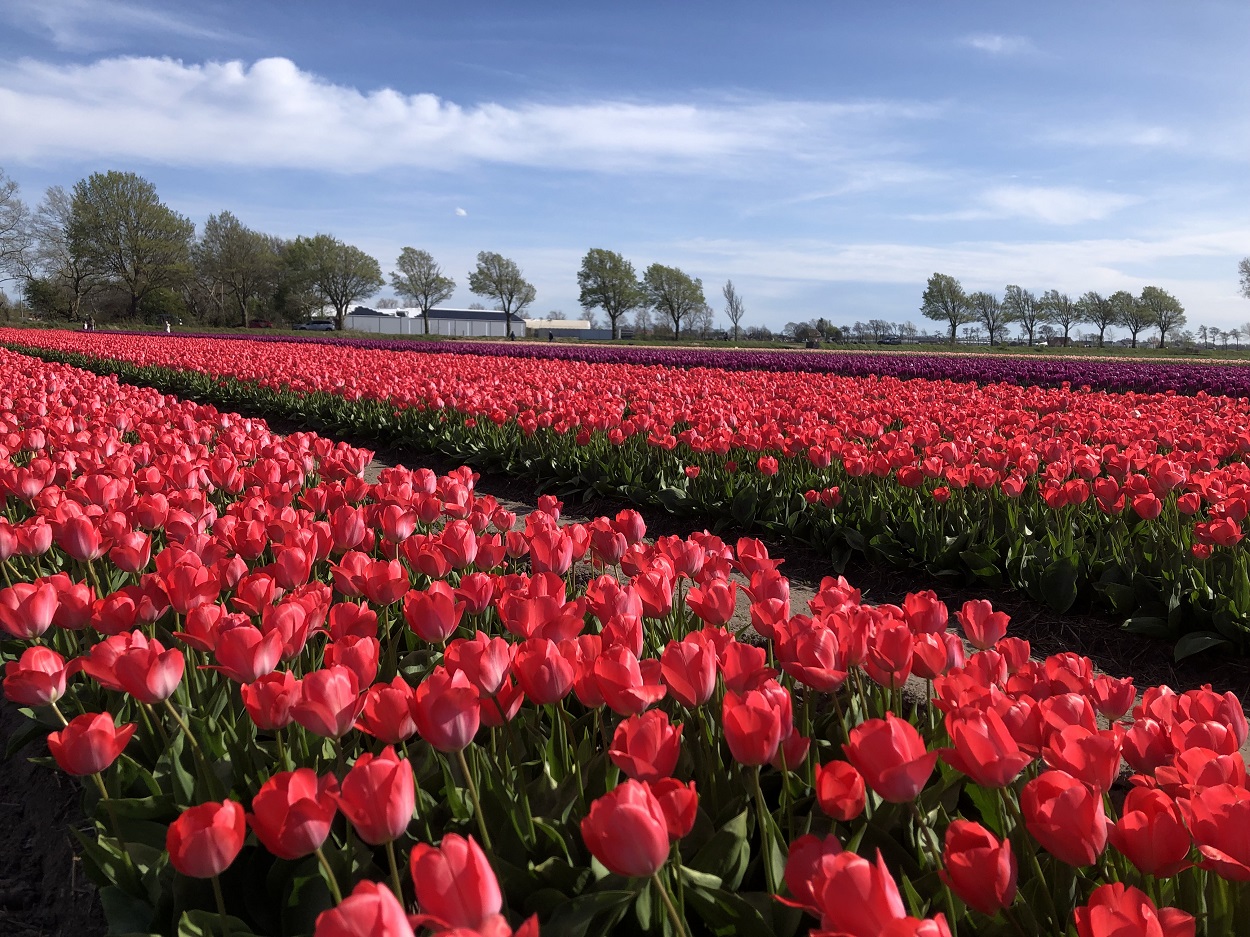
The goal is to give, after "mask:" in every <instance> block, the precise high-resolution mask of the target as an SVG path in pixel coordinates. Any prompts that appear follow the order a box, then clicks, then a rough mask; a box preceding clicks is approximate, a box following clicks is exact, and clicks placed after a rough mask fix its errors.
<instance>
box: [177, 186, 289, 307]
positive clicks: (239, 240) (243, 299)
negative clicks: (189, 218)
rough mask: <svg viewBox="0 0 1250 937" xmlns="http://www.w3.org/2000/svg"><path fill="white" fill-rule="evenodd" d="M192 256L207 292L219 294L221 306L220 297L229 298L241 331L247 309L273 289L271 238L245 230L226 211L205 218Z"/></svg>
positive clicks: (274, 249) (274, 261) (275, 260)
mask: <svg viewBox="0 0 1250 937" xmlns="http://www.w3.org/2000/svg"><path fill="white" fill-rule="evenodd" d="M192 256H193V258H194V260H195V267H196V271H197V272H198V273H199V274H200V276H201V277H202V278H203V279H204V280H205V281H206V282H207V283H208V284H209V285H210V288H211V290H212V291H213V292H216V291H217V290H220V291H221V295H222V297H223V305H224V297H226V296H228V297H230V299H231V305H232V306H233V307H234V309H235V311H236V312H237V314H238V315H237V318H238V322H239V324H240V325H242V326H243V327H245V328H246V327H247V325H248V319H249V318H250V316H249V312H250V310H251V309H253V308H255V306H256V305H257V304H258V303H259V302H260V301H261V300H262V299H263V298H266V297H271V296H272V295H273V292H274V290H275V288H276V287H277V280H278V266H279V263H280V258H279V254H278V245H277V244H276V243H275V239H274V238H271V237H268V236H266V235H264V234H262V233H261V232H259V231H253V230H252V229H251V228H248V227H246V226H245V225H244V224H242V222H240V221H239V219H238V218H236V217H235V216H234V215H232V214H231V213H230V212H228V211H223V212H222V213H221V214H220V215H209V216H208V221H206V222H204V232H203V234H201V235H200V239H199V241H197V242H196V244H195V247H194V249H193V252H192Z"/></svg>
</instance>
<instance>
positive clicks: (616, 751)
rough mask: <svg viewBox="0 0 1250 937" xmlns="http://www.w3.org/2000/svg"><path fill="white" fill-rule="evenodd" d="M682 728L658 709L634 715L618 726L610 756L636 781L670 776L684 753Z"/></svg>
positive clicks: (613, 761) (655, 779)
mask: <svg viewBox="0 0 1250 937" xmlns="http://www.w3.org/2000/svg"><path fill="white" fill-rule="evenodd" d="M681 730H682V727H681V726H676V727H674V726H672V725H670V724H669V721H668V715H667V714H666V713H664V712H662V711H660V710H658V709H653V710H651V711H649V712H646V713H643V714H642V715H638V716H631V717H630V718H628V719H626V720H625V721H623V722H622V723H621V724H620V725H618V726H617V727H616V732H615V734H614V735H613V737H612V747H611V748H610V749H608V757H609V758H611V759H612V763H613V764H614V765H616V766H617V767H618V768H620V769H621V770H622V771H623V772H625V774H626V775H628V776H629V777H631V778H633V779H634V780H635V781H658V780H659V779H660V778H666V777H669V776H670V775H671V774H672V773H673V769H674V768H676V767H677V759H678V757H680V755H681Z"/></svg>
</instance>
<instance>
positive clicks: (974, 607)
mask: <svg viewBox="0 0 1250 937" xmlns="http://www.w3.org/2000/svg"><path fill="white" fill-rule="evenodd" d="M956 617H957V618H958V619H959V625H960V627H961V628H963V630H964V635H965V637H967V639H968V641H969V642H970V643H971V644H972V646H973V647H975V648H977V649H978V650H982V651H984V650H986V649H988V648H991V647H993V646H994V645H995V644H997V643H998V641H999V640H1000V639H1001V638H1002V637H1003V635H1005V634H1006V633H1007V624H1008V622H1009V621H1010V620H1011V619H1009V618H1008V617H1007V615H1006V613H1005V612H996V611H994V606H992V605H991V604H990V603H989V602H987V601H985V600H984V599H972V600H969V601H967V602H965V603H964V604H963V608H961V609H960V610H959V611H958V612H957V613H956Z"/></svg>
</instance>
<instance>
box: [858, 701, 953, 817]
mask: <svg viewBox="0 0 1250 937" xmlns="http://www.w3.org/2000/svg"><path fill="white" fill-rule="evenodd" d="M842 754H843V756H844V757H845V758H846V760H847V761H849V762H850V763H851V764H852V765H854V766H855V767H856V769H857V770H858V771H859V773H860V774H862V775H863V776H864V782H865V783H866V784H867V785H868V786H869V787H870V788H872V789H873V791H875V792H876V793H877V794H878V795H879V796H880V797H881V798H883V799H884V800H888V801H890V802H891V803H897V804H901V803H906V802H907V801H909V800H915V798H916V795H917V794H919V793H920V791H921V790H922V789H923V788H924V786H925V782H927V781H928V780H929V775H931V774H932V773H933V766H934V764H936V762H937V758H938V753H937V752H926V751H925V745H924V739H922V738H921V737H920V733H919V732H917V731H916V728H915V726H913V725H912V724H911V723H909V722H907V721H906V720H903V719H899V718H898V717H897V716H895V715H894V714H893V713H886V717H885V718H884V719H867V720H865V721H864V722H862V723H860V724H859V725H858V726H856V727H855V728H854V729H852V730H851V732H850V738H849V739H848V741H847V743H846V745H844V746H843V749H842Z"/></svg>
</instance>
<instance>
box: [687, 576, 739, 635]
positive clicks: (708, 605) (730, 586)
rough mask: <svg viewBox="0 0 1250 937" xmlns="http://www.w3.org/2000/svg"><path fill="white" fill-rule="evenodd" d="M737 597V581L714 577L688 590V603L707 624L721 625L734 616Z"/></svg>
mask: <svg viewBox="0 0 1250 937" xmlns="http://www.w3.org/2000/svg"><path fill="white" fill-rule="evenodd" d="M737 598H738V585H737V583H735V582H733V581H732V580H725V579H713V580H711V581H710V582H708V583H705V584H704V585H702V586H696V587H695V588H693V589H691V590H690V591H689V592H687V593H686V604H687V605H688V606H690V610H691V611H692V612H694V613H695V614H696V615H698V616H699V618H700V620H702V621H703V622H704V623H705V624H708V625H713V626H716V627H719V626H720V625H723V624H725V623H726V622H728V621H729V619H731V618H733V616H734V605H735V604H736V602H737Z"/></svg>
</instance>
